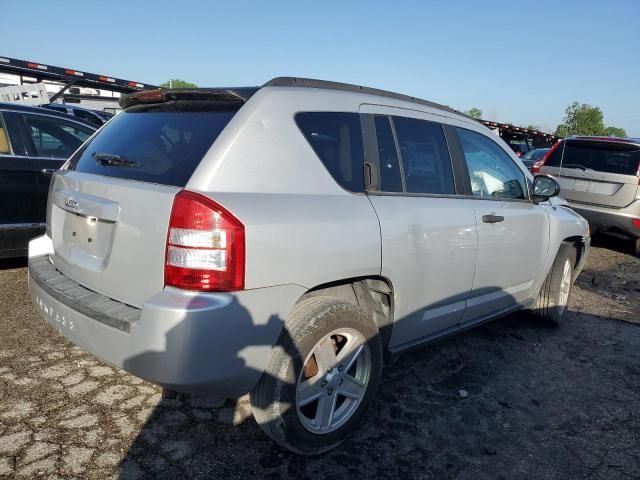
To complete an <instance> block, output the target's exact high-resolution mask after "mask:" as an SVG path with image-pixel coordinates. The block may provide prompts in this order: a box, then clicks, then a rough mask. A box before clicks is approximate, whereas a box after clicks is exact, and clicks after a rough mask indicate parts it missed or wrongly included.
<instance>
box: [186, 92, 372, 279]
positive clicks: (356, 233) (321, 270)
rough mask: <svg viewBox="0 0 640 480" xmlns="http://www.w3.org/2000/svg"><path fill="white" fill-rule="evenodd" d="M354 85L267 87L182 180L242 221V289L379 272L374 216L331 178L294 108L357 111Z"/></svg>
mask: <svg viewBox="0 0 640 480" xmlns="http://www.w3.org/2000/svg"><path fill="white" fill-rule="evenodd" d="M358 97H359V95H354V94H353V93H348V94H347V93H342V92H327V91H324V90H318V89H307V88H305V89H302V88H301V89H297V88H276V87H269V88H265V89H262V90H260V91H258V92H257V93H256V94H255V95H254V96H253V97H252V98H251V99H250V100H249V101H248V102H247V104H246V105H245V106H243V107H242V109H241V110H240V111H239V112H238V113H237V114H236V115H235V116H234V118H233V119H232V120H231V122H230V123H229V125H228V126H227V128H225V130H224V131H223V132H222V134H221V135H220V136H219V137H218V139H217V140H216V142H215V143H214V145H213V146H212V148H211V149H210V150H209V152H208V153H207V155H206V156H205V158H204V159H203V161H202V162H201V163H200V165H199V166H198V168H197V169H196V171H195V172H194V174H193V176H192V177H191V179H190V180H189V183H188V184H187V189H190V190H194V191H199V192H201V193H204V194H206V195H208V196H210V197H211V198H213V199H214V200H215V201H217V202H219V203H220V204H221V205H223V206H224V207H225V208H227V209H228V210H229V211H231V212H232V213H233V214H234V215H236V216H237V217H238V218H239V219H240V220H241V221H242V222H243V224H244V225H245V229H246V270H245V286H246V288H248V289H250V288H263V287H267V286H273V285H281V284H289V283H294V284H298V285H301V286H304V287H306V288H312V287H315V286H318V285H321V284H325V283H328V282H334V281H337V280H341V279H346V278H353V277H361V276H371V275H379V274H380V265H381V248H380V227H379V223H378V218H377V216H376V214H375V211H374V210H373V207H372V206H371V203H370V201H369V199H368V198H367V196H366V195H364V194H362V193H360V194H355V193H351V192H348V191H346V190H344V189H343V188H342V187H340V186H339V185H338V184H337V183H336V182H335V180H334V179H333V178H332V177H331V175H330V173H329V172H328V171H327V169H326V168H325V167H324V165H323V163H322V162H321V161H320V159H319V158H318V157H317V155H316V154H315V152H314V151H313V149H312V147H311V146H310V145H309V143H308V142H307V140H306V139H305V137H304V136H303V134H302V133H301V132H300V130H299V129H298V127H297V125H296V123H295V121H294V116H295V114H296V113H297V112H301V111H339V112H340V111H342V112H357V111H358V106H359V104H360V103H361V102H360V100H359V98H358Z"/></svg>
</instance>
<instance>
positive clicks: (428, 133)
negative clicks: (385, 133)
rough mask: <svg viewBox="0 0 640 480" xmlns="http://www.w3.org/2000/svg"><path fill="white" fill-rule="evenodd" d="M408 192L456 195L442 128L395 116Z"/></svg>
mask: <svg viewBox="0 0 640 480" xmlns="http://www.w3.org/2000/svg"><path fill="white" fill-rule="evenodd" d="M393 124H394V126H395V129H396V135H397V138H398V146H399V148H400V156H401V158H402V168H403V171H404V181H405V188H406V191H407V192H408V193H432V194H454V193H455V187H454V183H453V169H452V167H451V158H450V157H449V149H448V148H447V143H446V140H445V137H444V132H443V131H442V127H441V126H440V125H439V124H437V123H434V122H428V121H426V120H418V119H415V118H405V117H393Z"/></svg>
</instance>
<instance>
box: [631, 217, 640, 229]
mask: <svg viewBox="0 0 640 480" xmlns="http://www.w3.org/2000/svg"><path fill="white" fill-rule="evenodd" d="M631 225H633V226H634V227H636V228H640V218H633V219H631Z"/></svg>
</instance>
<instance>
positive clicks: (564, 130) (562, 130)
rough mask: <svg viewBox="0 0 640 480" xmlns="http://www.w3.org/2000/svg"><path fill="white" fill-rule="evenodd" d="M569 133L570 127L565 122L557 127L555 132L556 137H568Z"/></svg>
mask: <svg viewBox="0 0 640 480" xmlns="http://www.w3.org/2000/svg"><path fill="white" fill-rule="evenodd" d="M569 135H570V134H569V127H567V126H566V125H565V124H564V123H561V124H560V125H558V126H557V127H556V132H555V136H556V137H560V138H564V137H568V136H569Z"/></svg>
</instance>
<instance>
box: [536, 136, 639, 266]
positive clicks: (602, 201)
mask: <svg viewBox="0 0 640 480" xmlns="http://www.w3.org/2000/svg"><path fill="white" fill-rule="evenodd" d="M533 168H534V171H535V170H538V171H540V172H542V173H545V174H549V175H552V176H554V177H556V178H557V179H558V182H559V183H560V187H561V191H560V195H561V196H562V197H564V198H565V199H566V200H567V201H568V202H569V205H571V207H572V208H573V209H574V210H575V211H577V212H578V213H580V215H582V216H583V217H584V218H586V219H587V220H588V221H589V223H590V224H591V231H592V232H596V231H602V232H606V233H608V234H613V235H616V236H622V237H624V238H627V239H630V240H631V241H632V242H633V249H634V253H635V254H636V255H637V256H640V139H632V138H611V137H570V138H567V139H566V140H562V141H560V142H558V143H556V144H555V146H554V147H553V148H552V149H551V151H549V152H548V153H547V155H545V157H544V158H543V159H542V161H540V162H539V163H538V164H537V165H534V167H533Z"/></svg>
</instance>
